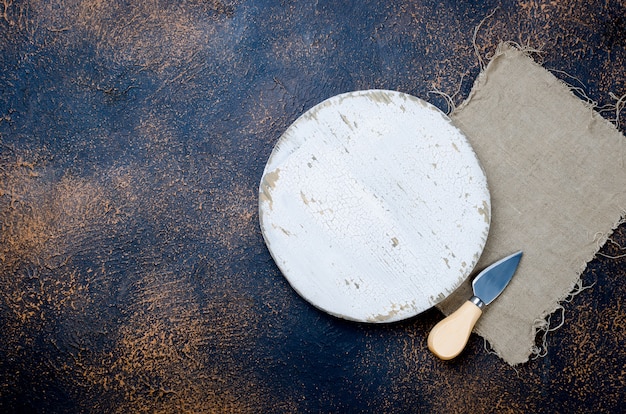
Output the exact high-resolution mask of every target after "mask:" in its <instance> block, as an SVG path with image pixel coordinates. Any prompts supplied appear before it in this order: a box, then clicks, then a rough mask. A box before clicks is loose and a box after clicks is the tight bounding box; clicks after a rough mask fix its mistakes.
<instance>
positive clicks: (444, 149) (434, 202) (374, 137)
mask: <svg viewBox="0 0 626 414" xmlns="http://www.w3.org/2000/svg"><path fill="white" fill-rule="evenodd" d="M259 212H260V223H261V230H262V232H263V236H264V238H265V242H266V244H267V246H268V248H269V250H270V252H271V254H272V257H273V258H274V260H275V261H276V263H277V265H278V267H279V268H280V270H281V271H282V273H283V275H284V276H285V277H286V278H287V280H288V281H289V283H290V284H291V286H292V287H293V288H294V289H295V290H296V291H297V292H298V293H299V294H300V295H301V296H302V297H303V298H304V299H306V300H307V301H309V302H310V303H311V304H313V305H314V306H316V307H318V308H320V309H322V310H324V311H326V312H328V313H330V314H332V315H335V316H338V317H341V318H345V319H349V320H354V321H360V322H393V321H397V320H401V319H405V318H408V317H411V316H414V315H416V314H418V313H420V312H422V311H424V310H426V309H428V308H430V307H432V306H433V305H435V304H436V303H438V302H439V301H441V300H442V299H443V298H444V297H446V296H447V295H448V294H450V293H451V292H452V291H454V289H456V288H457V287H458V286H459V285H460V284H461V282H463V281H464V280H465V279H466V278H467V277H468V275H469V274H470V272H471V271H472V269H473V268H474V265H475V264H476V262H477V261H478V258H479V257H480V255H481V253H482V250H483V247H484V246H485V242H486V239H487V234H488V231H489V222H490V212H491V211H490V198H489V190H488V188H487V180H486V177H485V174H484V172H483V170H482V168H481V166H480V163H479V161H478V159H477V158H476V155H475V154H474V151H473V150H472V148H471V146H470V144H469V143H468V141H467V139H466V138H465V136H464V135H463V134H462V133H461V131H460V130H458V129H457V128H456V127H455V126H454V125H452V123H451V122H450V120H449V118H448V117H447V116H446V115H445V114H443V113H442V112H441V111H439V110H438V109H437V108H435V107H434V106H432V105H430V104H428V103H426V102H424V101H422V100H420V99H418V98H416V97H413V96H410V95H407V94H403V93H400V92H394V91H386V90H367V91H357V92H351V93H346V94H342V95H338V96H335V97H332V98H330V99H328V100H326V101H324V102H322V103H320V104H318V105H317V106H315V107H313V108H311V109H310V110H308V111H307V112H306V113H304V114H303V115H302V116H301V117H300V118H298V119H297V120H296V121H295V122H294V123H293V124H292V125H291V126H290V127H289V128H288V129H287V131H285V133H284V134H283V135H282V137H281V138H280V139H279V141H278V143H277V144H276V146H275V148H274V150H273V152H272V154H271V156H270V158H269V160H268V162H267V165H266V167H265V171H264V173H263V178H262V180H261V184H260V188H259Z"/></svg>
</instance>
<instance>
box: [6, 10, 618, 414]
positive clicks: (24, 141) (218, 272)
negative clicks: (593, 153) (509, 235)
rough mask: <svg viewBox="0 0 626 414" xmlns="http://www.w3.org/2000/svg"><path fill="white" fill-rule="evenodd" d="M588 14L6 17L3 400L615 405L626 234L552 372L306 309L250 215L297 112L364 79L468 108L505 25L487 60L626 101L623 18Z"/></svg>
mask: <svg viewBox="0 0 626 414" xmlns="http://www.w3.org/2000/svg"><path fill="white" fill-rule="evenodd" d="M591 3H593V4H588V2H585V1H576V0H569V1H564V2H557V3H556V4H553V3H549V2H545V3H542V2H533V1H504V2H496V1H485V2H456V1H442V2H433V1H415V2H413V1H386V2H382V1H360V2H346V1H308V2H304V1H219V0H213V1H201V0H196V1H191V0H189V1H178V2H174V1H169V2H168V1H158V0H157V1H152V0H145V1H144V0H139V1H133V2H125V1H111V2H103V1H100V0H84V1H78V0H73V1H72V0H67V1H65V0H57V1H52V2H41V1H36V0H31V1H15V2H13V3H11V4H9V3H8V2H5V5H0V11H2V12H4V13H3V14H2V15H0V51H1V53H0V117H2V119H1V120H0V151H1V152H0V223H1V233H0V286H1V293H0V329H1V334H0V409H1V410H2V411H3V412H120V411H128V412H140V411H147V412H158V411H165V412H189V411H190V412H393V413H404V412H433V413H439V412H538V413H539V412H542V413H543V412H545V413H552V412H590V411H592V412H607V413H614V412H618V411H619V410H620V409H622V408H621V407H623V403H624V393H625V387H624V365H625V363H626V355H625V353H624V349H625V345H626V335H625V326H626V320H625V319H624V311H623V309H622V301H621V300H622V298H623V297H624V295H625V286H626V284H625V283H624V276H625V275H626V273H625V269H626V265H625V263H626V262H625V261H624V258H623V257H622V256H623V254H624V249H623V246H626V230H624V226H623V225H622V226H621V227H619V228H618V229H617V231H616V233H615V234H614V235H613V236H612V241H611V242H609V243H607V245H606V246H605V247H604V248H603V249H602V250H601V252H602V255H598V257H597V258H596V259H594V261H592V262H591V263H590V264H589V265H588V267H587V270H586V271H585V273H584V274H583V281H584V283H585V284H587V285H589V284H591V283H595V284H594V285H593V287H591V288H590V289H588V290H586V291H585V292H584V293H582V294H581V295H579V296H576V297H575V298H573V300H572V302H571V303H568V304H565V324H564V325H563V327H561V328H560V329H559V330H557V331H554V332H550V334H549V335H548V337H547V344H548V349H547V354H546V356H545V357H544V358H539V359H535V360H532V361H530V362H528V363H527V364H524V365H522V366H519V367H516V368H512V367H510V366H508V365H506V364H505V363H504V362H503V361H502V360H500V359H499V358H497V357H496V356H494V355H490V354H489V353H488V352H486V351H485V349H484V348H483V345H484V344H483V340H482V339H481V338H479V337H477V336H472V337H471V339H470V342H469V345H468V347H467V350H466V351H465V352H464V353H463V354H462V355H461V356H460V357H459V358H457V359H456V360H454V361H452V362H447V363H444V362H442V361H439V360H437V359H436V358H434V357H433V356H432V355H431V354H430V353H429V352H428V350H427V348H426V346H425V345H426V344H425V340H426V335H427V334H428V331H429V329H430V328H431V327H432V326H433V325H434V324H435V323H436V321H437V320H439V319H440V317H441V315H440V314H439V313H438V312H437V311H434V310H431V311H428V312H425V313H424V314H422V315H419V316H418V317H416V318H413V319H412V320H409V321H405V322H402V323H397V324H392V325H375V326H372V325H360V324H355V323H349V322H345V321H341V320H337V319H335V318H332V317H330V316H328V315H326V314H324V313H321V312H319V311H317V310H315V309H314V308H312V307H311V306H309V305H308V304H307V303H306V302H304V301H303V300H302V299H301V298H300V297H298V296H297V295H296V294H295V292H293V291H292V290H291V288H290V287H289V285H288V283H287V282H286V281H285V279H284V278H283V277H282V276H281V274H280V272H279V270H278V269H277V267H276V266H275V264H274V263H273V261H272V259H271V257H270V255H269V253H268V251H267V249H266V248H265V246H264V244H263V240H262V237H261V234H260V230H259V228H258V225H257V221H258V214H257V188H258V182H259V179H260V177H261V173H262V171H263V167H264V165H265V162H266V160H267V158H268V156H269V154H270V152H271V150H272V147H273V145H274V143H275V142H276V141H277V140H278V138H279V137H280V135H281V133H282V132H283V131H284V130H285V129H286V128H287V127H288V126H289V125H290V124H291V123H292V122H293V121H294V120H295V119H296V118H297V117H298V116H299V115H300V114H301V113H302V112H304V111H305V110H307V109H308V108H310V107H311V106H313V105H315V104H317V103H319V102H321V101H322V100H324V99H326V98H328V97H331V96H333V95H336V94H339V93H342V92H347V91H352V90H358V89H370V88H384V89H393V90H399V91H402V92H406V93H409V94H412V95H415V96H418V97H421V98H424V99H426V100H428V101H430V102H431V103H433V104H435V105H437V106H439V107H440V108H441V109H443V110H447V105H446V102H445V100H444V99H442V98H441V97H440V96H439V95H437V94H436V93H432V91H435V90H438V91H442V92H445V93H447V94H449V95H452V96H453V98H454V101H455V103H457V104H458V103H460V102H461V101H462V100H463V98H464V97H465V96H467V93H468V92H469V90H470V88H471V85H472V83H473V81H474V79H475V78H476V76H477V75H478V73H479V70H480V67H479V61H478V58H477V56H476V52H475V50H474V46H473V44H472V35H473V33H474V29H475V28H476V27H477V26H478V25H479V24H480V22H481V21H482V20H483V19H485V18H486V17H487V16H488V15H489V14H490V13H491V12H492V11H494V10H495V14H494V15H493V16H491V17H490V18H488V19H486V20H485V22H484V24H483V25H482V26H481V27H480V30H479V31H478V33H477V37H476V46H477V51H478V53H480V55H481V56H482V58H483V59H485V61H486V60H487V57H488V55H489V54H490V53H493V52H494V51H495V48H496V46H497V44H498V43H499V42H500V41H505V40H511V41H515V42H518V43H520V44H522V45H528V46H532V47H535V48H541V49H542V53H538V54H535V55H534V57H535V58H536V59H537V60H538V61H540V62H541V63H542V64H543V65H544V66H545V67H546V68H548V69H552V70H554V71H555V74H556V75H557V76H558V77H560V78H562V79H564V80H565V81H566V82H568V83H570V84H572V85H573V86H576V87H582V88H583V89H582V90H583V91H584V92H585V93H586V95H587V96H588V97H589V98H590V99H591V100H593V101H595V102H597V104H598V107H600V108H603V107H604V106H605V105H607V104H611V103H613V104H614V103H615V100H614V99H612V98H611V96H610V93H613V94H615V95H616V96H622V95H623V94H624V93H626V76H625V75H624V67H625V65H624V59H625V57H626V50H625V49H626V20H625V18H624V16H625V15H626V9H624V6H623V5H620V2H617V1H614V2H611V1H609V2H602V3H601V4H600V3H599V2H591ZM596 3H597V4H596ZM564 72H566V73H567V74H566V73H564ZM581 96H582V95H581ZM603 115H605V116H606V117H607V118H610V119H613V118H615V111H612V112H611V111H610V110H606V111H604V112H603ZM622 118H623V117H622ZM619 127H620V130H621V131H624V121H623V120H621V124H620V125H619ZM555 208H557V207H556V206H555ZM607 256H611V257H617V258H609V257H607ZM561 317H562V315H561V314H560V313H557V314H555V315H554V316H553V318H552V321H551V322H552V326H556V325H558V324H559V323H560V318H561ZM538 346H541V338H538Z"/></svg>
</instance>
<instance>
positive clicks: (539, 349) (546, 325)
mask: <svg viewBox="0 0 626 414" xmlns="http://www.w3.org/2000/svg"><path fill="white" fill-rule="evenodd" d="M557 310H560V311H561V322H560V323H559V324H558V325H557V326H554V327H550V324H551V322H552V315H554V314H555V313H556V311H557ZM564 324H565V308H564V307H563V306H561V305H557V308H556V309H555V311H554V313H552V314H550V315H548V316H547V317H546V318H545V319H536V320H535V323H534V324H533V328H535V332H536V333H537V337H539V338H541V345H540V346H537V345H533V347H532V348H531V353H532V354H533V355H534V357H533V358H532V359H533V360H535V359H537V358H543V357H545V356H546V355H548V334H549V333H550V332H554V331H556V330H557V329H559V328H560V327H562V326H563V325H564Z"/></svg>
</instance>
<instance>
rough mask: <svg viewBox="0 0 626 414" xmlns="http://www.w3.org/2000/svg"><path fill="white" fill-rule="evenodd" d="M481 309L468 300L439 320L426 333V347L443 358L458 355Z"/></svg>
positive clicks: (446, 358) (480, 313)
mask: <svg viewBox="0 0 626 414" xmlns="http://www.w3.org/2000/svg"><path fill="white" fill-rule="evenodd" d="M482 313H483V311H482V309H481V308H480V307H478V306H476V305H475V304H474V303H473V302H470V301H469V300H468V301H467V302H465V303H464V304H463V305H462V306H461V307H460V308H459V309H457V310H456V311H454V313H452V314H450V315H449V316H448V317H447V318H445V319H444V320H442V321H440V322H439V323H438V324H437V325H435V327H434V328H433V330H432V331H430V334H429V335H428V349H430V350H431V352H432V353H433V354H435V355H436V356H437V357H439V358H440V359H443V360H448V359H452V358H454V357H455V356H457V355H459V354H460V353H461V351H463V348H465V344H467V340H468V339H469V336H470V334H471V333H472V329H474V325H475V324H476V321H477V320H478V318H480V315H482Z"/></svg>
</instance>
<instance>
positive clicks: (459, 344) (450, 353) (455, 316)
mask: <svg viewBox="0 0 626 414" xmlns="http://www.w3.org/2000/svg"><path fill="white" fill-rule="evenodd" d="M521 258H522V252H521V251H519V252H517V253H513V254H512V255H510V256H507V257H505V258H503V259H501V260H498V261H497V262H495V263H494V264H492V265H491V266H489V267H487V268H486V269H485V270H483V271H482V272H480V273H479V274H478V276H476V278H475V279H474V281H473V282H472V290H473V292H474V296H472V297H471V298H470V299H469V300H468V301H467V302H465V303H464V304H463V305H462V306H461V307H460V308H459V309H457V310H456V311H454V312H453V313H452V314H450V315H449V316H448V317H446V318H445V319H443V320H442V321H440V322H439V323H438V324H437V325H435V327H434V328H433V329H432V331H430V334H429V335H428V348H429V349H430V350H431V352H432V353H433V354H435V355H436V356H437V357H439V358H440V359H443V360H448V359H452V358H454V357H456V356H457V355H459V354H460V353H461V351H463V348H465V345H466V344H467V340H468V339H469V336H470V334H471V333H472V329H473V328H474V325H475V324H476V322H477V321H478V319H479V318H480V316H481V315H482V313H483V308H484V307H485V306H487V305H489V304H490V303H491V302H493V301H494V300H495V299H496V298H497V297H498V296H499V295H500V293H502V291H503V290H504V289H505V288H506V286H507V285H508V284H509V282H510V281H511V278H513V275H514V274H515V271H516V270H517V267H518V265H519V262H520V260H521Z"/></svg>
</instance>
